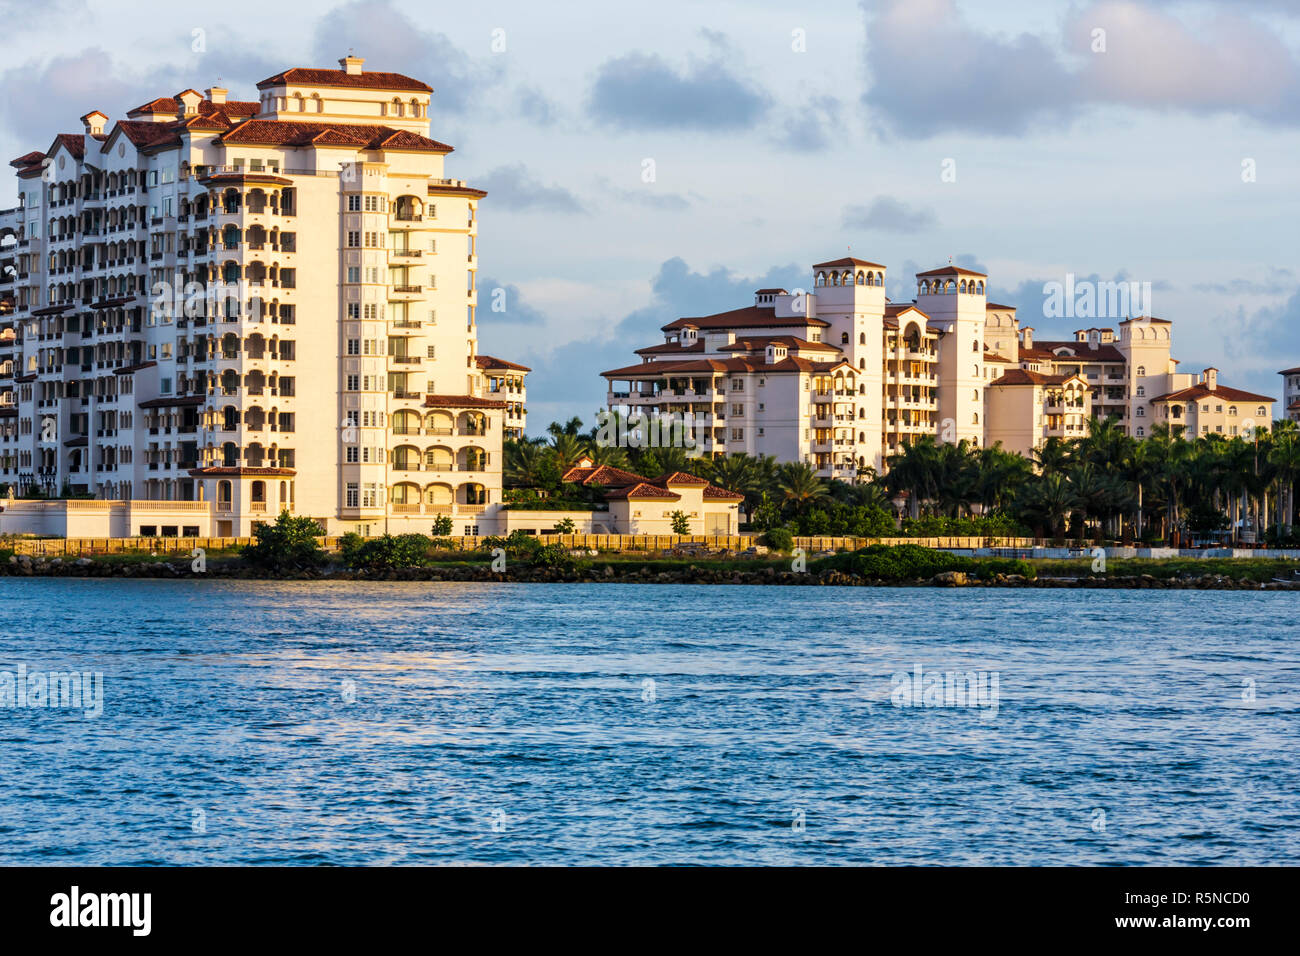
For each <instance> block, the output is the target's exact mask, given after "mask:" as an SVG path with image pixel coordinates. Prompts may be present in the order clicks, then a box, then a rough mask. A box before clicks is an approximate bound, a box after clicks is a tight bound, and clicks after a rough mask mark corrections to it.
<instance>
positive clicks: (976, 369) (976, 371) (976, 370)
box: [970, 365, 980, 378]
mask: <svg viewBox="0 0 1300 956" xmlns="http://www.w3.org/2000/svg"><path fill="white" fill-rule="evenodd" d="M970 373H971V374H972V375H974V376H975V377H976V378H979V377H980V367H979V366H978V365H972V366H971V372H970Z"/></svg>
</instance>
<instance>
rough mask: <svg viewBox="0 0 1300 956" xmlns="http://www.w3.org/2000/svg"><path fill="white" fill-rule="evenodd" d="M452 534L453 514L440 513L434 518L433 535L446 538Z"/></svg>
mask: <svg viewBox="0 0 1300 956" xmlns="http://www.w3.org/2000/svg"><path fill="white" fill-rule="evenodd" d="M450 535H451V515H438V516H437V517H436V518H434V519H433V536H434V537H435V538H446V537H450Z"/></svg>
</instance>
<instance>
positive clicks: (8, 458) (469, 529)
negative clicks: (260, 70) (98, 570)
mask: <svg viewBox="0 0 1300 956" xmlns="http://www.w3.org/2000/svg"><path fill="white" fill-rule="evenodd" d="M363 63H364V61H363V60H361V59H360V58H357V57H351V56H349V57H346V58H344V59H342V60H340V61H339V69H337V70H332V69H303V68H295V69H290V70H287V71H285V72H283V73H279V74H276V75H275V76H272V77H269V78H267V79H265V80H263V81H262V82H261V83H259V84H258V98H257V99H256V100H249V101H238V100H232V99H229V98H228V91H226V90H224V89H221V88H218V87H213V88H211V89H209V90H207V91H205V93H204V94H199V93H197V92H196V91H194V90H184V91H182V92H180V93H177V94H176V95H175V96H172V97H163V98H160V99H156V100H153V101H151V102H149V103H146V104H143V105H142V106H139V107H137V108H136V109H134V110H131V111H130V112H129V113H128V114H127V116H126V117H124V118H122V119H119V120H116V121H112V120H110V118H109V117H108V116H106V115H105V114H103V113H101V112H98V111H94V112H91V113H87V114H86V115H85V116H83V117H82V118H81V121H82V126H83V129H82V131H81V132H79V133H63V134H59V135H57V136H55V137H54V138H53V140H52V142H51V143H50V145H49V147H48V148H47V149H45V150H41V151H33V152H30V153H27V154H26V155H24V156H22V157H19V158H18V159H15V160H14V161H13V162H12V163H11V165H12V166H13V167H14V168H15V170H16V176H17V183H18V204H17V206H15V207H14V208H11V209H8V210H5V211H3V212H0V272H3V275H2V276H0V484H4V485H8V486H10V487H11V488H15V489H17V490H18V493H19V494H22V493H25V492H27V491H28V490H30V489H32V488H35V489H37V490H39V491H43V492H46V493H48V494H51V495H58V494H72V495H90V496H93V497H95V498H97V499H103V500H126V501H132V500H134V501H164V502H171V501H176V502H206V503H207V505H208V508H207V511H206V512H204V511H203V510H202V509H197V510H196V513H199V514H206V518H205V519H204V520H203V521H202V522H201V523H203V524H205V525H207V527H205V528H204V529H203V533H206V534H212V535H222V536H224V535H234V536H245V535H248V534H249V533H251V531H252V529H253V527H255V525H256V524H257V523H259V522H261V521H265V520H268V516H270V517H274V515H275V514H276V513H278V512H279V511H280V510H281V509H288V510H289V511H291V512H293V513H295V514H300V515H306V516H310V517H314V518H317V519H318V520H320V521H321V522H322V524H324V525H325V527H326V528H327V530H328V531H329V532H330V533H339V532H344V531H359V532H361V533H369V534H375V533H380V532H382V531H385V530H391V531H423V532H425V533H427V532H429V531H430V529H431V525H432V523H433V521H434V520H436V519H437V518H438V517H439V516H447V517H450V518H451V519H452V522H453V531H454V533H456V534H464V533H469V534H473V533H482V532H484V530H485V529H486V530H492V529H494V528H495V526H496V521H497V520H498V514H497V513H498V511H499V509H500V503H501V460H502V456H501V442H502V438H503V437H504V436H505V435H506V434H507V428H509V429H512V430H515V429H522V427H523V415H524V407H523V385H522V383H523V374H524V373H525V372H526V371H527V370H526V369H523V367H522V366H513V365H511V363H508V362H503V361H502V360H496V359H491V360H487V361H484V358H485V357H481V356H479V355H477V346H476V343H477V309H476V306H477V292H476V288H475V276H476V272H477V264H478V259H477V254H478V250H477V241H478V206H479V202H480V201H481V200H482V199H483V198H484V196H485V195H486V193H484V192H483V191H481V190H477V189H474V188H472V187H470V186H469V185H467V184H466V183H465V182H463V181H461V180H455V179H448V178H446V177H445V171H444V163H445V160H446V157H447V155H448V154H449V153H451V151H452V147H451V146H448V145H446V144H444V143H441V142H439V141H437V140H434V139H432V138H430V136H429V133H430V123H429V107H430V102H431V98H432V93H433V91H432V89H431V88H430V87H429V86H428V85H427V84H425V83H423V82H421V81H419V80H416V79H412V78H410V77H406V76H402V75H400V74H395V73H383V72H371V71H365V70H363V69H362V66H363ZM130 530H131V533H139V530H138V529H130Z"/></svg>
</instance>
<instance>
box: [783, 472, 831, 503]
mask: <svg viewBox="0 0 1300 956" xmlns="http://www.w3.org/2000/svg"><path fill="white" fill-rule="evenodd" d="M777 487H778V488H780V490H781V498H782V500H783V501H784V502H785V504H786V505H788V506H789V507H790V508H791V509H792V510H793V511H794V513H795V514H802V513H803V512H805V511H806V510H808V508H809V507H810V506H811V505H812V504H814V503H816V502H818V501H821V500H822V499H824V498H826V496H827V494H828V492H827V490H826V484H825V482H823V481H822V480H821V479H820V478H818V477H817V472H816V470H814V468H813V467H812V465H809V464H806V463H804V462H787V463H786V464H784V465H781V466H780V468H779V469H778V478H777Z"/></svg>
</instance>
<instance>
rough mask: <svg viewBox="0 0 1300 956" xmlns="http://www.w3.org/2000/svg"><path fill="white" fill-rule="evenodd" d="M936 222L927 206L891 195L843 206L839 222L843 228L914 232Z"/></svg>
mask: <svg viewBox="0 0 1300 956" xmlns="http://www.w3.org/2000/svg"><path fill="white" fill-rule="evenodd" d="M936 222H937V220H936V219H935V216H934V213H933V212H932V211H931V210H929V209H923V208H919V207H915V206H909V205H907V203H904V202H900V201H899V200H897V199H894V198H892V197H890V196H877V197H876V198H875V199H874V200H872V202H871V204H870V205H855V206H847V207H845V209H844V218H843V222H842V224H843V226H844V228H845V229H863V230H868V231H871V232H895V233H913V232H923V231H924V230H926V229H931V228H933V227H934V226H935V224H936Z"/></svg>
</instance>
